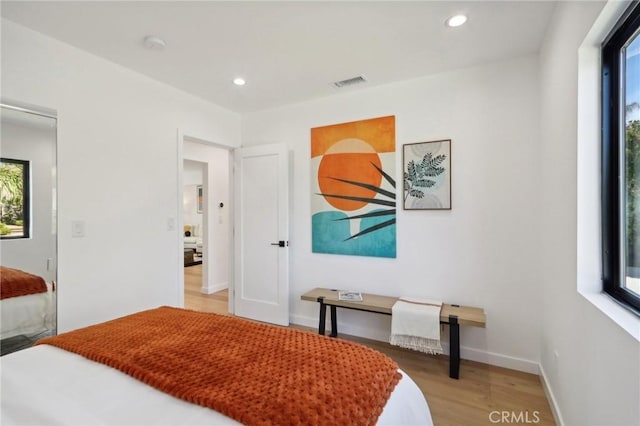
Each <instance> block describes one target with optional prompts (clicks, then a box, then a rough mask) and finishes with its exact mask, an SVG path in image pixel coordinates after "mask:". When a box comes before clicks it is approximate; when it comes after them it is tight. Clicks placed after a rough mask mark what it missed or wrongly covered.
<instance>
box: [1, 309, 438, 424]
mask: <svg viewBox="0 0 640 426" xmlns="http://www.w3.org/2000/svg"><path fill="white" fill-rule="evenodd" d="M159 314H161V315H159ZM132 317H133V319H135V320H139V321H138V322H136V321H134V322H131V321H130V320H131V319H132ZM151 317H154V318H155V317H157V318H162V319H158V320H157V321H156V323H157V324H159V323H163V325H162V327H164V326H165V325H166V326H168V327H169V328H163V329H162V330H160V329H156V328H154V327H155V326H156V324H154V325H153V326H152V327H151V328H149V318H151ZM185 318H188V319H185ZM191 318H196V320H197V321H198V322H199V324H202V326H200V328H199V329H198V328H197V327H196V328H192V327H191V325H190V322H189V321H190V319H191ZM123 320H124V322H123ZM145 321H146V322H145ZM247 324H249V325H248V326H247ZM102 325H106V327H99V326H102ZM96 327H97V328H96ZM176 330H179V332H178V335H176ZM233 330H236V331H235V332H234V331H233ZM238 330H240V331H239V332H237V331H238ZM78 332H79V333H78ZM121 332H122V333H121ZM167 332H169V333H167ZM203 333H205V334H203ZM209 334H210V335H211V336H213V338H212V340H211V341H208V339H209V338H208V337H206V336H207V335H209ZM58 337H59V338H61V339H58ZM58 337H54V338H48V339H44V340H43V341H42V342H44V343H43V344H39V345H37V346H35V347H33V348H30V349H27V350H24V351H21V352H17V353H13V354H9V355H6V356H4V357H2V359H1V363H2V377H1V385H2V395H1V405H0V413H1V414H0V416H1V417H0V423H1V424H2V425H19V424H66V425H92V424H109V425H173V424H189V425H204V424H208V425H211V424H215V425H221V424H249V425H251V424H344V423H345V422H346V423H349V424H374V423H377V424H380V425H402V424H407V425H431V424H432V420H431V416H430V413H429V408H428V406H427V403H426V401H425V399H424V396H423V395H422V392H421V391H420V389H419V388H418V387H417V385H416V384H415V383H414V382H413V381H412V380H411V379H410V378H409V377H408V376H407V375H406V374H404V373H403V372H402V371H400V370H398V369H397V365H395V363H393V361H391V360H389V359H385V358H386V357H385V356H384V355H382V354H379V353H377V352H376V351H373V350H372V349H369V348H365V347H363V346H360V345H356V344H354V343H350V342H346V341H341V340H337V339H331V338H328V337H324V336H318V335H316V334H315V333H307V332H303V331H299V330H293V329H290V328H282V327H276V326H270V325H265V324H259V323H254V322H250V321H245V320H241V319H238V318H234V317H229V316H221V315H216V314H208V313H200V312H197V313H196V312H193V311H185V310H181V309H178V308H169V307H161V308H157V309H155V310H149V311H144V312H141V313H137V314H133V315H132V316H127V317H123V318H120V319H116V320H113V321H109V322H107V323H103V324H99V325H97V326H92V327H87V328H85V329H81V330H78V331H76V332H71V333H64V334H62V335H60V336H58ZM52 339H53V340H52ZM55 339H58V340H55ZM119 341H121V343H122V345H121V344H120V343H118V342H119ZM113 342H115V343H113ZM265 342H267V343H268V344H267V343H265ZM273 348H275V351H272V349H273ZM327 350H328V351H329V352H327ZM92 352H93V354H92ZM270 352H273V353H274V354H276V355H269V353H270ZM329 353H332V354H333V356H327V355H328V354H329ZM353 354H355V357H354V355H353ZM363 354H364V355H363ZM274 356H275V357H276V358H286V359H287V362H286V363H284V364H283V365H280V364H281V363H280V362H277V363H276V364H277V366H273V365H271V364H268V363H263V361H264V360H266V359H271V358H273V357H274ZM362 356H364V357H365V358H364V359H366V362H362V363H361V364H363V366H362V367H363V368H362V369H361V368H360V367H359V366H358V364H357V362H356V361H357V360H358V358H359V357H362ZM91 357H94V358H96V359H97V360H99V361H101V362H96V361H95V360H91ZM116 358H126V359H128V360H133V364H130V363H129V361H126V362H125V361H122V359H120V360H118V359H116ZM389 361H390V363H389ZM123 363H124V364H126V365H125V366H124V367H123V365H122V364H123ZM174 363H175V364H176V365H174ZM229 363H231V364H229ZM230 365H232V366H233V367H230ZM378 365H380V368H378V367H377V366H378ZM51 366H55V368H51ZM164 366H168V367H167V369H168V370H176V371H177V375H176V376H173V377H172V376H170V375H168V374H169V373H166V372H164V373H161V372H160V371H159V370H157V369H158V368H160V369H164V368H165V367H164ZM367 366H369V367H367ZM282 368H284V369H282ZM389 369H394V370H393V371H391V370H389ZM361 370H362V371H361ZM365 370H372V372H373V374H372V375H371V376H366V377H370V379H363V380H361V377H362V378H364V377H365V376H362V374H369V373H367V372H366V371H365ZM389 374H390V375H389ZM337 376H341V378H340V380H338V381H336V380H333V381H331V380H330V379H331V378H334V379H335V378H336V377H337ZM400 376H401V378H400ZM134 377H135V378H134ZM349 378H358V380H357V381H355V384H351V382H350V380H349ZM398 379H399V381H398ZM203 380H204V382H203ZM341 381H346V382H348V383H349V384H348V385H346V386H343V385H344V383H341ZM203 383H204V384H203ZM187 384H188V386H189V388H185V387H184V386H183V385H187ZM192 387H195V388H196V389H191V388H192ZM161 388H164V389H163V391H161V390H160V389H161ZM378 390H382V393H381V394H380V393H378ZM385 392H386V393H385ZM221 395H222V396H221ZM380 398H382V399H380ZM211 401H213V402H211ZM371 401H373V402H374V404H373V407H374V409H373V411H369V405H368V403H369V402H371ZM380 401H382V403H380ZM353 402H355V405H354V404H353ZM212 404H213V406H215V407H216V409H212V408H209V407H212ZM376 407H377V408H376ZM274 410H275V411H274ZM269 413H273V414H269ZM345 416H347V417H345ZM345 419H349V420H345ZM356 419H358V420H356ZM363 419H364V420H363Z"/></svg>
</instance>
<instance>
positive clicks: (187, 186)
mask: <svg viewBox="0 0 640 426" xmlns="http://www.w3.org/2000/svg"><path fill="white" fill-rule="evenodd" d="M181 157H182V164H181V165H182V168H181V179H180V181H181V190H182V197H181V201H182V203H181V206H180V209H181V213H182V214H181V218H182V220H181V221H180V223H181V230H182V232H183V250H182V251H183V254H184V259H183V262H182V264H183V268H182V271H183V274H182V276H181V278H182V280H183V283H184V286H183V294H182V296H183V298H184V299H183V300H184V307H185V308H187V309H193V310H196V311H204V312H215V313H220V314H227V313H229V312H230V306H232V304H229V284H230V281H231V280H230V270H231V268H230V263H231V256H230V253H231V250H230V247H231V229H232V227H231V218H232V216H231V214H230V194H231V177H230V170H231V167H230V160H231V153H230V150H229V149H228V148H225V147H221V146H218V145H215V144H212V143H209V142H206V141H202V140H199V139H195V138H190V137H184V138H183V140H182V156H181Z"/></svg>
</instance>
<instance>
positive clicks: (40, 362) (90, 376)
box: [0, 345, 433, 426]
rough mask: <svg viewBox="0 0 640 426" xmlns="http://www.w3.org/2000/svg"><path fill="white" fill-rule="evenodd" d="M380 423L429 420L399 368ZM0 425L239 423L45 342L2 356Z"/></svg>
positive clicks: (424, 422)
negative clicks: (396, 381) (398, 380)
mask: <svg viewBox="0 0 640 426" xmlns="http://www.w3.org/2000/svg"><path fill="white" fill-rule="evenodd" d="M402 375H403V377H402V380H400V382H399V383H398V385H397V386H396V388H395V390H394V391H393V393H392V394H391V398H390V399H389V401H388V402H387V405H386V406H385V408H384V411H383V413H382V415H381V416H380V418H379V419H378V424H379V425H432V424H433V422H432V420H431V414H430V412H429V407H428V406H427V402H426V401H425V399H424V396H423V395H422V392H421V391H420V389H419V388H418V386H417V385H416V384H415V383H414V382H413V381H412V380H411V378H409V376H408V375H407V374H406V373H404V372H402ZM0 376H1V377H0V379H1V387H0V392H1V393H0V424H2V425H3V426H8V425H50V426H53V425H87V426H88V425H237V424H239V423H237V422H236V421H234V420H233V419H230V418H229V417H226V416H224V415H222V414H220V413H218V412H216V411H214V410H211V409H209V408H205V407H201V406H198V405H194V404H191V403H188V402H185V401H182V400H180V399H177V398H174V397H172V396H170V395H168V394H165V393H162V392H160V391H158V390H156V389H154V388H152V387H150V386H148V385H146V384H144V383H142V382H139V381H137V380H136V379H133V378H132V377H129V376H127V375H126V374H124V373H121V372H120V371H118V370H115V369H113V368H111V367H108V366H106V365H103V364H99V363H96V362H93V361H90V360H87V359H85V358H83V357H82V356H80V355H76V354H74V353H71V352H66V351H64V350H62V349H58V348H55V347H53V346H49V345H41V346H36V347H34V348H30V349H26V350H23V351H20V352H15V353H12V354H9V355H6V356H4V357H2V358H0Z"/></svg>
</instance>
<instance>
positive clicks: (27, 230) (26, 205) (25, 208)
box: [0, 157, 31, 240]
mask: <svg viewBox="0 0 640 426" xmlns="http://www.w3.org/2000/svg"><path fill="white" fill-rule="evenodd" d="M4 166H13V167H14V168H17V169H19V170H20V174H21V178H20V183H21V186H22V191H21V192H22V193H21V197H22V202H21V207H22V212H21V217H19V218H18V219H17V220H19V221H21V222H20V225H17V224H15V223H13V224H5V225H6V226H7V227H9V228H11V229H12V230H14V232H11V233H10V234H6V235H1V234H0V239H3V240H12V239H23V238H31V167H30V162H29V161H27V160H17V159H13V158H4V157H2V158H0V167H4ZM5 176H6V175H5V173H2V179H5V178H6V177H5ZM15 183H16V182H15V181H14V184H15ZM7 192H9V189H8V188H7V183H5V182H4V181H2V180H1V179H0V221H1V220H2V219H4V218H5V217H6V215H5V209H6V208H8V207H7V206H8V203H7V204H5V203H4V198H5V196H6V193H7ZM18 227H20V228H21V231H18Z"/></svg>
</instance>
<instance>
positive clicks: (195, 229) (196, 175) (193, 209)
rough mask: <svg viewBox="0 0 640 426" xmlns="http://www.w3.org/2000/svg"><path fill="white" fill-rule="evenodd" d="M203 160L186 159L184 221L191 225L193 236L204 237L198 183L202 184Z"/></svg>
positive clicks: (183, 183) (184, 171)
mask: <svg viewBox="0 0 640 426" xmlns="http://www.w3.org/2000/svg"><path fill="white" fill-rule="evenodd" d="M204 165H205V163H203V162H201V161H191V160H184V170H183V173H182V189H183V192H182V199H183V203H184V204H183V209H182V223H184V224H185V225H191V226H192V229H191V236H194V237H202V213H198V185H202V182H203V181H204V180H203V176H202V175H203V170H202V169H203V167H204Z"/></svg>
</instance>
